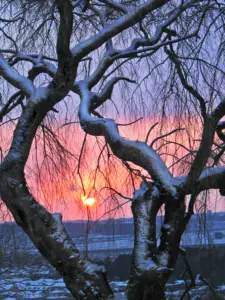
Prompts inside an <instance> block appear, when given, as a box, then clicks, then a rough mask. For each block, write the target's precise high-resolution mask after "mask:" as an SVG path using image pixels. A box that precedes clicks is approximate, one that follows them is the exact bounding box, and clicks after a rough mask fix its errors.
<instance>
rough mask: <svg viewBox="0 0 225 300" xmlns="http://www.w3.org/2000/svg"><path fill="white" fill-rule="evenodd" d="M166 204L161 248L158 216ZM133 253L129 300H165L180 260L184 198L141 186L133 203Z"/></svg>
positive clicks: (155, 188) (147, 185)
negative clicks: (157, 236) (169, 281)
mask: <svg viewBox="0 0 225 300" xmlns="http://www.w3.org/2000/svg"><path fill="white" fill-rule="evenodd" d="M163 203H165V217H164V223H163V225H162V228H161V237H160V244H159V245H157V240H156V216H157V213H158V211H159V209H160V207H161V206H162V204H163ZM132 212H133V216H134V251H133V255H132V267H131V275H130V279H129V282H128V286H127V297H128V299H129V300H151V299H152V300H155V299H157V300H164V299H165V285H166V282H167V280H168V279H169V277H170V275H171V273H172V272H173V269H174V267H175V263H176V260H177V256H178V250H179V244H180V238H181V235H182V228H183V222H184V212H185V207H184V197H182V196H181V197H180V198H179V199H175V198H173V197H172V196H171V195H169V196H165V194H164V193H162V194H161V193H160V191H159V189H158V188H157V186H156V185H154V184H145V183H142V185H141V189H140V190H138V191H137V192H136V194H135V195H134V200H133V203H132Z"/></svg>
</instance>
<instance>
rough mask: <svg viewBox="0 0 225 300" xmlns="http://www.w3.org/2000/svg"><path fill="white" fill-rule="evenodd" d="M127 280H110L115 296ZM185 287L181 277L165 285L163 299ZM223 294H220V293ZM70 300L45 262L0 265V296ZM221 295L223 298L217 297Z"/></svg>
mask: <svg viewBox="0 0 225 300" xmlns="http://www.w3.org/2000/svg"><path fill="white" fill-rule="evenodd" d="M126 285H127V282H125V281H124V282H119V281H114V282H111V286H112V288H113V290H114V291H115V293H116V297H115V299H116V300H125V299H126V298H125V294H124V290H125V288H126ZM184 289H185V283H184V281H181V280H179V281H176V282H175V283H174V284H168V285H167V292H166V295H167V299H168V300H178V299H180V297H181V295H182V293H183V291H184ZM208 290H209V289H208V287H207V286H204V285H203V284H202V283H201V282H198V285H197V286H196V287H195V288H193V289H192V290H191V292H190V295H191V299H194V297H195V296H196V295H199V296H200V297H203V296H204V295H205V294H207V293H208ZM217 292H218V293H219V294H220V295H222V294H223V295H225V286H221V287H219V288H218V289H217ZM222 297H224V296H222ZM29 299H32V300H45V299H46V300H47V299H48V300H54V299H59V300H60V299H67V300H72V299H73V298H72V297H71V295H70V293H69V291H68V290H67V289H66V287H65V284H64V282H63V280H62V278H60V277H59V276H58V274H57V273H56V272H55V271H54V270H53V269H52V268H51V267H50V266H49V267H48V266H43V267H35V266H32V267H24V268H23V269H19V268H12V269H9V270H7V269H0V300H29ZM221 299H223V298H221Z"/></svg>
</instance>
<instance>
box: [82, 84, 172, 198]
mask: <svg viewBox="0 0 225 300" xmlns="http://www.w3.org/2000/svg"><path fill="white" fill-rule="evenodd" d="M79 88H80V92H79V93H80V96H81V103H80V108H79V118H80V123H81V126H82V128H83V130H84V131H85V132H87V133H89V134H90V135H94V136H104V137H105V139H106V142H107V143H108V144H109V145H110V147H111V150H112V151H113V153H114V154H115V155H116V156H117V157H118V158H120V159H122V160H125V161H131V162H133V163H134V164H136V165H138V166H140V167H142V168H144V169H145V170H147V171H148V172H149V174H150V175H151V176H152V178H153V180H157V181H158V182H159V183H160V184H161V186H162V187H163V188H164V189H165V190H166V191H167V192H168V193H170V194H172V195H173V196H176V188H175V187H174V186H173V185H172V179H173V177H172V174H171V173H170V172H169V170H168V169H167V167H166V165H165V164H164V162H163V160H162V159H161V158H160V156H159V155H158V154H157V153H156V152H155V151H154V150H153V149H152V148H150V147H149V146H148V145H146V143H144V142H140V141H131V140H128V139H126V138H123V137H121V136H120V134H119V131H118V127H117V125H116V123H115V122H114V120H112V119H108V118H96V117H92V116H91V114H90V109H91V106H92V101H93V100H94V98H95V94H94V93H92V92H91V91H90V90H89V89H88V87H87V84H86V83H85V82H84V81H81V82H80V83H79Z"/></svg>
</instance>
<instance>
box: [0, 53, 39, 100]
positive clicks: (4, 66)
mask: <svg viewBox="0 0 225 300" xmlns="http://www.w3.org/2000/svg"><path fill="white" fill-rule="evenodd" d="M0 75H1V76H2V77H3V78H5V80H7V81H8V82H10V83H11V84H12V85H13V86H14V87H16V88H17V89H19V90H22V91H23V92H24V93H25V94H26V95H27V96H31V95H32V93H33V92H34V90H35V87H34V85H33V83H32V81H30V80H29V79H27V78H26V77H25V76H23V75H20V74H18V73H17V72H15V71H14V70H13V69H12V68H11V67H10V65H9V64H8V63H7V61H6V60H5V59H4V57H3V55H2V54H1V53H0Z"/></svg>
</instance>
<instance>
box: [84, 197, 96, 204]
mask: <svg viewBox="0 0 225 300" xmlns="http://www.w3.org/2000/svg"><path fill="white" fill-rule="evenodd" d="M81 200H82V202H83V203H84V205H87V206H93V205H94V204H95V202H96V200H95V198H93V197H87V196H82V197H81Z"/></svg>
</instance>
